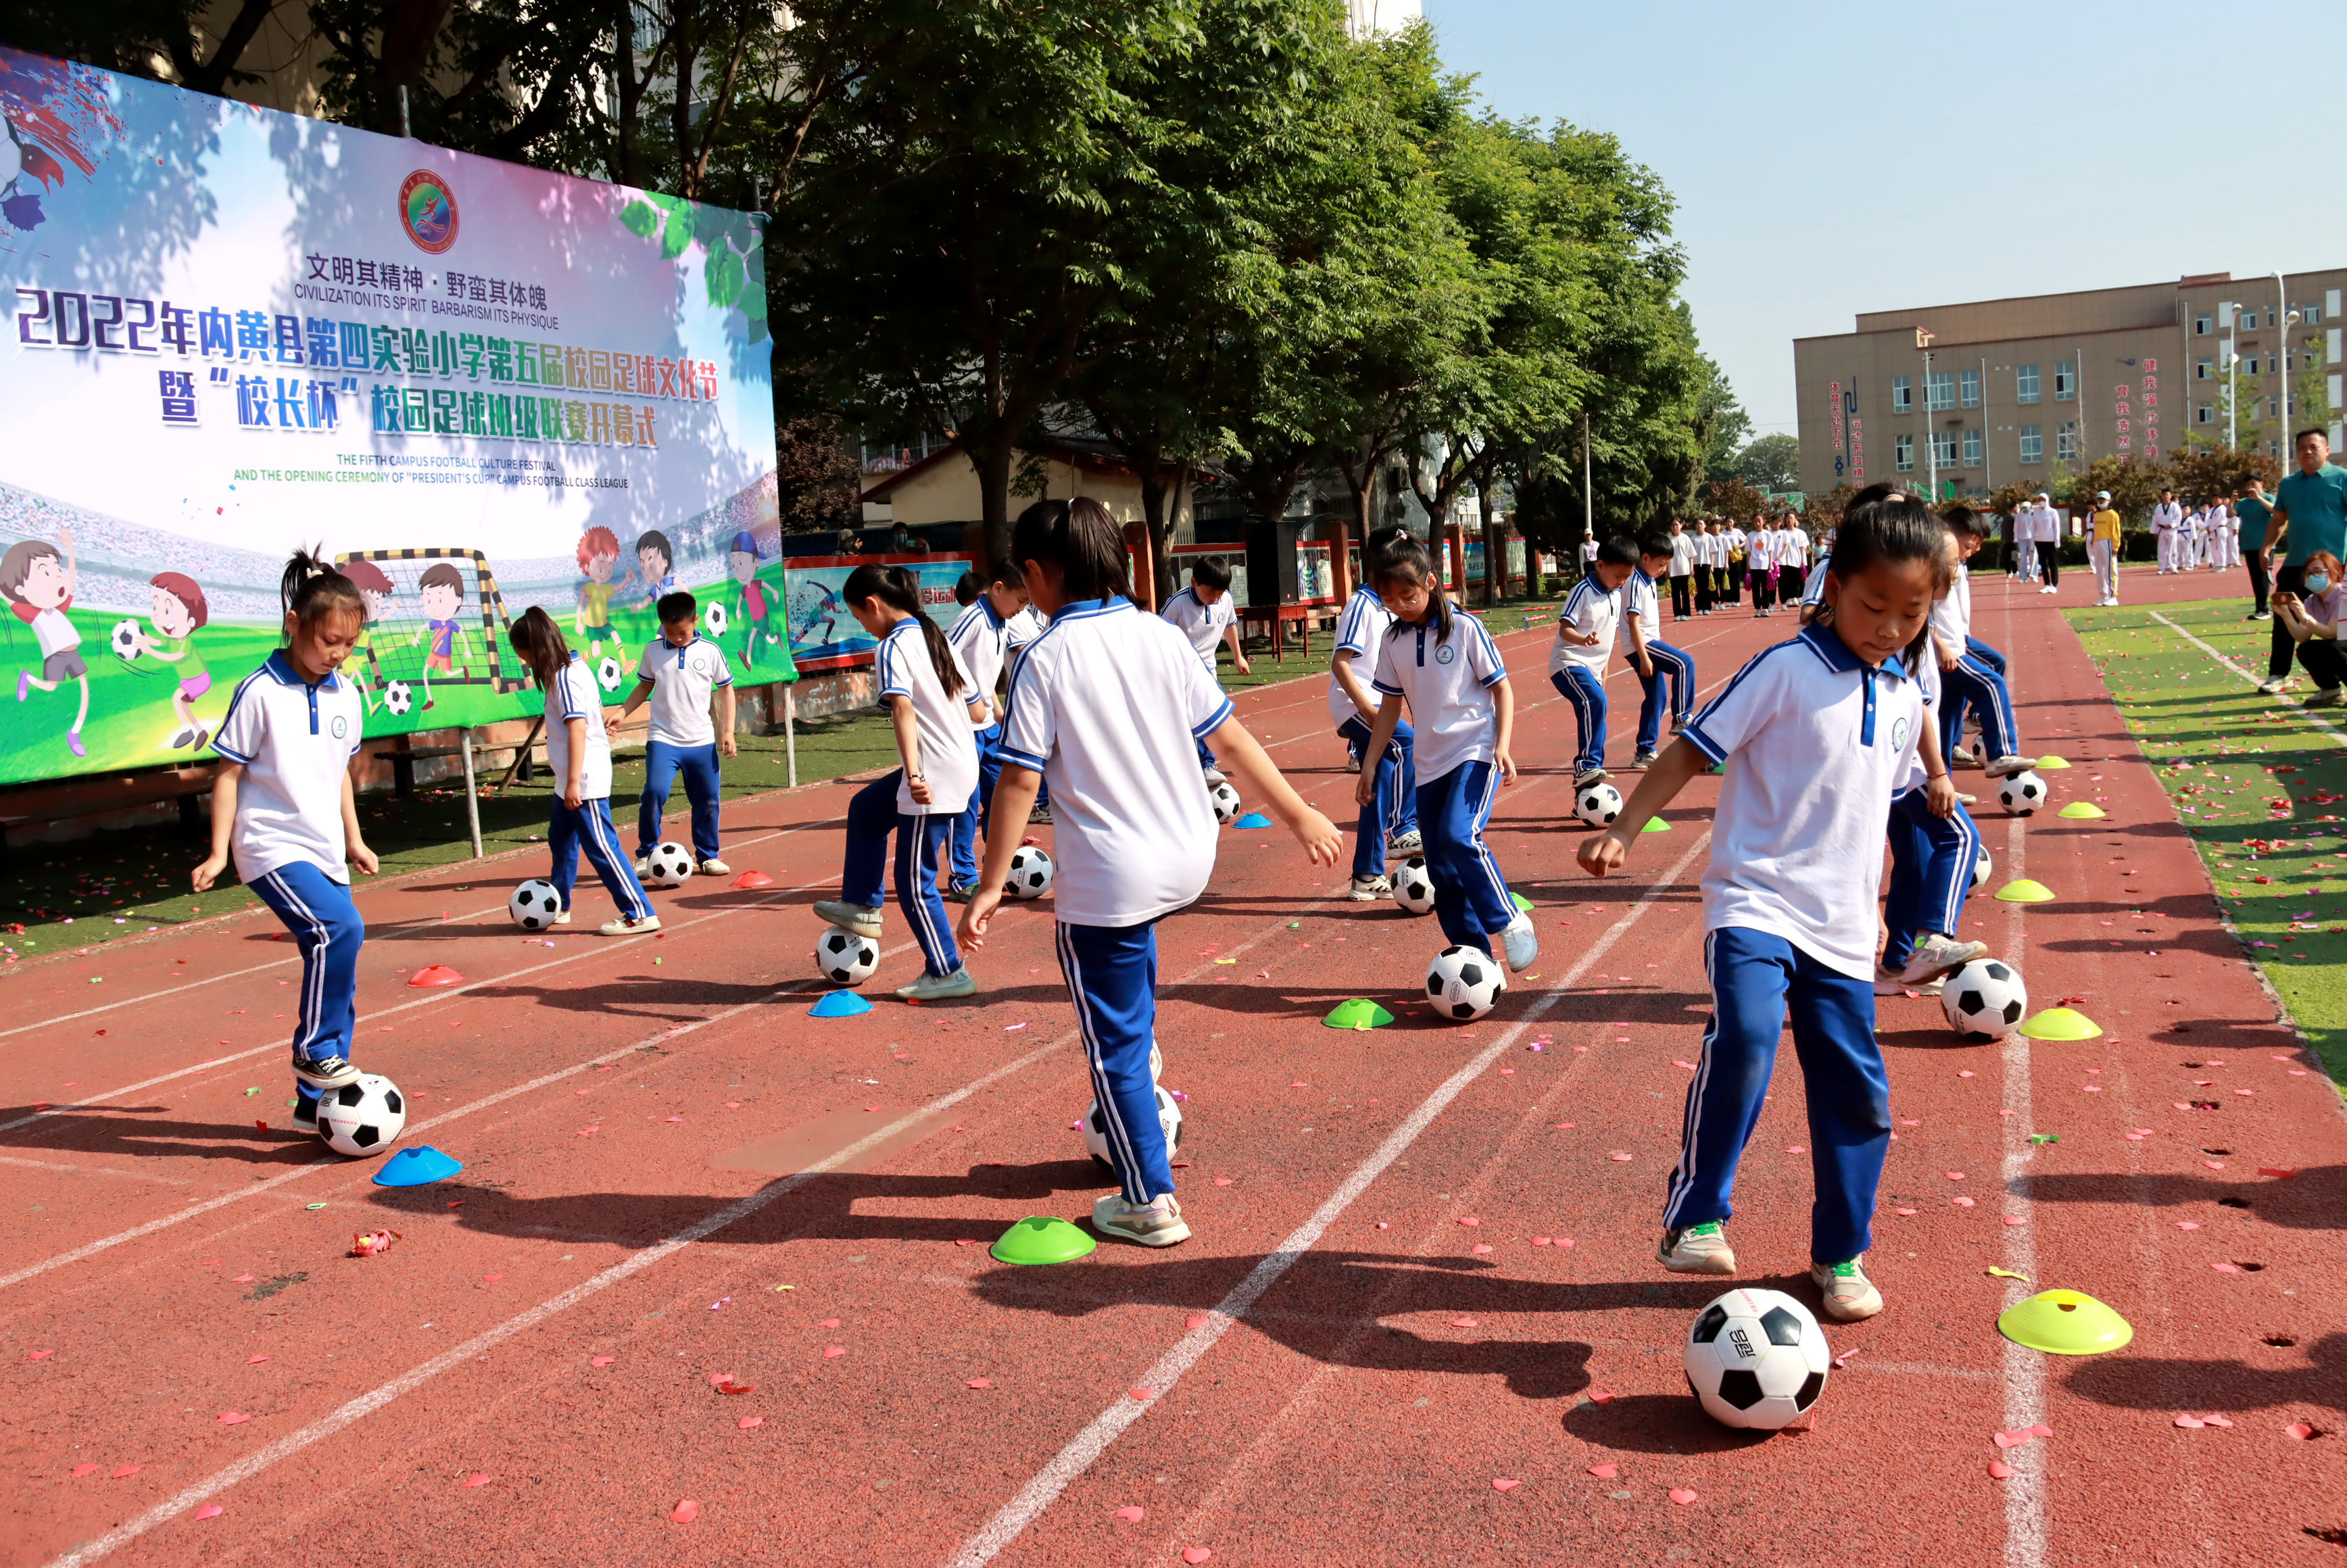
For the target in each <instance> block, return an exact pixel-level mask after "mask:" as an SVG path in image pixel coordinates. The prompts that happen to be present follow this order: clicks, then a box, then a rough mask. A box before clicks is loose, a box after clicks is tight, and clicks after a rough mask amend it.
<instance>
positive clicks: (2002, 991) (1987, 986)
mask: <svg viewBox="0 0 2347 1568" xmlns="http://www.w3.org/2000/svg"><path fill="white" fill-rule="evenodd" d="M1940 1010H1941V1011H1942V1012H1944V1013H1946V1014H1947V1015H1948V1027H1949V1028H1950V1029H1952V1030H1955V1031H1956V1032H1957V1033H1958V1034H1961V1035H1963V1036H1965V1037H1966V1038H1967V1039H1972V1040H2003V1039H2004V1037H2005V1036H2006V1035H2008V1034H2010V1033H2012V1032H2013V1026H2014V1024H2017V1023H2019V1022H2020V1021H2021V1018H2022V1015H2023V1014H2024V1013H2026V1012H2027V1011H2028V1010H2029V988H2028V987H2027V986H2026V985H2024V984H2023V983H2022V979H2021V971H2020V970H2019V969H2016V968H2014V967H2013V966H2012V965H2011V964H2008V963H2005V962H2004V961H2003V960H2002V959H1998V958H1974V959H1973V961H1972V962H1971V963H1969V964H1965V965H1963V966H1962V967H1960V968H1958V969H1957V970H1956V972H1955V973H1954V974H1952V975H1950V976H1949V977H1948V979H1947V981H1946V983H1945V984H1943V985H1942V987H1941V988H1940Z"/></svg>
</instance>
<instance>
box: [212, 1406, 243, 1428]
mask: <svg viewBox="0 0 2347 1568" xmlns="http://www.w3.org/2000/svg"><path fill="white" fill-rule="evenodd" d="M215 1419H217V1420H218V1421H219V1422H220V1425H221V1426H224V1427H241V1426H242V1425H243V1424H244V1423H245V1422H247V1421H249V1420H251V1419H252V1418H251V1416H248V1415H246V1414H245V1413H244V1412H243V1411H242V1410H222V1411H221V1412H220V1414H219V1416H218V1417H216V1418H215Z"/></svg>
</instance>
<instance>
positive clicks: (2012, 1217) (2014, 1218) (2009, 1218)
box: [2004, 1214, 2029, 1225]
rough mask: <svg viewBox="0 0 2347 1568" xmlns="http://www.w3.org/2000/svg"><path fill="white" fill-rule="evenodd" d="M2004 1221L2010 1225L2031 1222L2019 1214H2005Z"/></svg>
mask: <svg viewBox="0 0 2347 1568" xmlns="http://www.w3.org/2000/svg"><path fill="white" fill-rule="evenodd" d="M2004 1223H2005V1224H2007V1225H2027V1224H2028V1223H2029V1222H2028V1221H2027V1220H2024V1219H2023V1218H2022V1217H2021V1216H2020V1215H2019V1214H2007V1215H2005V1216H2004Z"/></svg>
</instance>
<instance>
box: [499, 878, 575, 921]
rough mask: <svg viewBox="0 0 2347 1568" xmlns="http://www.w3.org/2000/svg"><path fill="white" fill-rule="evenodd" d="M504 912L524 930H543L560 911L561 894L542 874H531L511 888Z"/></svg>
mask: <svg viewBox="0 0 2347 1568" xmlns="http://www.w3.org/2000/svg"><path fill="white" fill-rule="evenodd" d="M506 913H507V914H508V915H511V916H512V917H513V923H514V924H515V925H517V926H519V927H521V928H522V929H523V930H525V931H543V930H545V929H546V928H547V927H548V926H551V925H553V924H554V917H556V916H557V915H559V914H561V913H562V895H561V894H559V893H558V892H556V891H555V890H554V884H553V883H551V882H548V880H546V878H544V877H543V876H533V877H531V878H530V879H529V880H528V881H527V882H525V883H523V884H522V885H521V886H518V887H517V888H515V889H514V890H513V897H510V898H508V899H507V900H506Z"/></svg>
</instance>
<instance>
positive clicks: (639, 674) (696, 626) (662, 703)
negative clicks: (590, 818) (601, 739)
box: [620, 589, 742, 876]
mask: <svg viewBox="0 0 2347 1568" xmlns="http://www.w3.org/2000/svg"><path fill="white" fill-rule="evenodd" d="M699 610H700V606H699V605H698V604H697V603H695V602H694V600H693V597H692V595H691V594H689V593H686V592H684V591H682V589H680V590H678V591H677V592H674V593H666V594H662V595H661V600H660V605H659V611H658V613H659V615H660V623H661V634H660V636H658V637H657V638H655V639H653V640H652V641H651V642H650V643H647V644H646V645H645V647H644V655H643V657H642V658H641V660H639V661H637V663H636V689H635V690H634V691H633V692H630V693H629V694H628V700H627V702H626V703H625V704H623V705H622V706H621V707H620V718H621V719H625V718H627V716H628V715H629V714H630V713H632V712H635V711H636V710H637V709H638V708H641V707H642V706H643V705H644V702H645V701H646V700H647V699H649V700H650V701H651V705H652V723H651V743H650V744H649V745H648V746H647V747H646V748H645V752H644V794H643V799H642V802H641V804H639V805H638V806H637V808H636V875H637V876H642V875H643V874H644V857H645V856H649V855H650V854H651V852H652V845H656V844H658V843H659V842H660V836H661V818H662V817H663V816H665V815H667V812H668V794H669V790H670V788H671V785H673V784H674V783H675V782H676V776H677V774H680V773H681V774H683V775H684V798H685V799H686V800H688V801H690V802H692V858H693V859H694V860H695V861H696V862H698V863H699V865H700V867H701V874H702V876H723V875H724V874H725V873H727V872H728V871H731V870H733V867H732V866H728V865H726V864H725V862H723V860H720V859H719V858H718V857H717V850H718V841H717V819H718V799H719V796H720V794H721V792H722V789H723V784H724V777H723V773H722V771H721V770H720V768H719V765H718V762H717V753H719V752H720V751H723V753H725V754H726V755H727V756H729V757H731V756H738V755H740V754H741V751H742V746H741V743H740V742H738V741H736V740H735V739H734V738H733V666H731V665H730V664H728V663H726V661H725V651H724V650H723V649H722V648H720V647H718V646H717V644H715V643H714V642H712V641H709V639H707V638H705V637H703V636H702V635H701V632H700V615H699V613H698V612H699ZM712 695H713V696H714V697H715V698H716V709H717V720H716V723H714V724H712V723H711V722H710V716H709V712H710V706H711V703H710V699H711V697H712Z"/></svg>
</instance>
